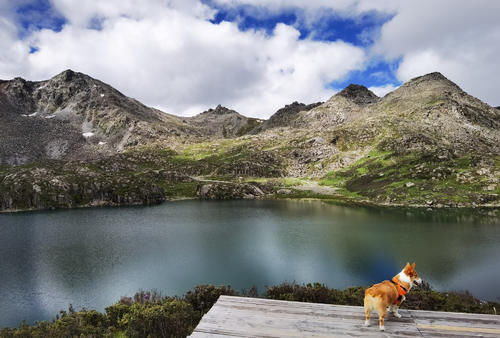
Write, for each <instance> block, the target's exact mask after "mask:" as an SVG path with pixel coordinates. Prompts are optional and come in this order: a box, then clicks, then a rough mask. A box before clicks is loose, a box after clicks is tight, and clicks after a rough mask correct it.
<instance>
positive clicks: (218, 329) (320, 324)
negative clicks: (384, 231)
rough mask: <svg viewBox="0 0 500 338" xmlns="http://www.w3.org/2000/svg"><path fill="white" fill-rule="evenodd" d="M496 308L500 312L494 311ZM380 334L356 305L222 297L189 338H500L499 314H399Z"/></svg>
mask: <svg viewBox="0 0 500 338" xmlns="http://www.w3.org/2000/svg"><path fill="white" fill-rule="evenodd" d="M499 310H500V309H499ZM400 314H401V315H402V318H400V319H398V318H395V317H393V316H392V315H389V317H388V319H386V322H385V329H386V331H385V332H381V331H379V329H378V319H377V318H376V314H375V313H373V315H372V319H371V326H369V327H365V326H364V325H363V324H364V320H365V316H364V311H363V308H362V307H359V306H342V305H328V304H312V303H301V302H286V301H278V300H267V299H258V298H245V297H229V296H221V297H220V298H219V300H218V301H217V303H216V304H215V305H214V306H213V307H212V309H210V311H209V312H208V313H207V314H206V315H205V316H204V317H203V319H202V320H201V322H200V323H199V324H198V326H197V327H196V329H195V330H194V332H193V334H192V335H191V336H190V337H192V338H201V337H211V338H226V337H500V316H494V315H478V314H464V313H451V312H432V311H413V310H400Z"/></svg>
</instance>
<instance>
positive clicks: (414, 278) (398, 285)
mask: <svg viewBox="0 0 500 338" xmlns="http://www.w3.org/2000/svg"><path fill="white" fill-rule="evenodd" d="M420 283H422V280H421V279H420V277H418V274H417V272H416V271H415V263H413V264H411V265H410V263H406V266H405V267H404V268H403V270H401V272H400V273H398V274H397V275H396V276H394V278H392V280H390V281H388V280H385V281H383V282H382V283H378V284H375V285H373V286H371V287H369V288H368V289H366V291H365V300H364V306H365V315H366V320H365V326H369V325H370V313H371V312H372V311H373V310H375V311H376V312H377V313H378V321H379V328H380V330H381V331H384V330H385V326H384V319H385V316H386V314H387V308H389V311H390V312H392V313H393V314H394V316H395V317H397V318H401V315H400V314H399V313H398V310H399V306H400V305H401V303H402V302H403V301H404V300H405V294H407V293H408V292H409V291H410V290H411V288H412V287H413V286H414V285H419V284H420Z"/></svg>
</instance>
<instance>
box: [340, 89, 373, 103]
mask: <svg viewBox="0 0 500 338" xmlns="http://www.w3.org/2000/svg"><path fill="white" fill-rule="evenodd" d="M338 95H339V96H343V97H345V98H346V99H348V100H350V101H352V102H354V103H356V104H358V105H360V106H364V105H367V104H371V103H376V102H378V101H379V100H380V98H379V97H378V96H377V95H375V94H374V93H373V92H372V91H371V90H369V89H368V88H366V87H365V86H361V85H357V84H350V85H349V86H347V87H346V88H344V89H343V90H342V91H340V92H339V93H338Z"/></svg>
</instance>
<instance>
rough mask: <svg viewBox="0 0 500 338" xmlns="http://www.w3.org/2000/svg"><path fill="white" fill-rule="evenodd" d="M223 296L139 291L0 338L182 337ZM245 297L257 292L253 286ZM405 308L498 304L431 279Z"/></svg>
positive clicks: (290, 291)
mask: <svg viewBox="0 0 500 338" xmlns="http://www.w3.org/2000/svg"><path fill="white" fill-rule="evenodd" d="M364 290H365V288H364V287H352V288H348V289H345V290H337V289H333V288H328V287H327V286H325V285H324V284H320V283H314V284H305V285H300V284H296V283H282V284H279V285H276V286H272V287H270V288H268V289H267V290H266V292H265V294H264V295H262V296H263V297H265V298H269V299H279V300H290V301H300V302H310V303H326V304H340V305H362V304H363V297H364ZM221 295H238V292H236V291H235V290H234V289H232V288H231V287H230V286H213V285H200V286H197V287H195V288H194V289H193V290H192V291H188V292H187V293H186V294H185V295H184V296H183V297H182V298H181V297H163V296H161V295H160V294H159V293H158V292H156V291H153V292H146V291H140V292H138V293H136V294H135V295H134V297H122V298H121V299H120V301H119V302H118V303H116V304H114V305H111V306H109V307H107V308H106V309H105V312H104V313H100V312H98V311H95V310H90V311H89V310H85V309H82V310H80V311H75V310H74V309H73V307H72V306H70V307H69V309H68V311H61V312H60V313H59V315H57V316H56V318H55V319H54V320H52V321H51V322H46V321H42V322H35V324H34V325H28V324H27V323H25V322H23V323H21V325H20V326H19V327H18V328H4V329H3V330H0V337H6V338H11V337H12V338H14V337H16V338H17V337H23V338H24V337H37V338H38V337H40V338H42V337H88V338H90V337H110V338H111V337H113V338H117V337H186V336H188V335H189V334H190V333H191V332H192V331H193V329H194V328H195V327H196V325H197V324H198V322H199V321H200V319H201V317H202V316H203V315H204V314H205V313H206V312H208V310H210V308H211V307H212V306H213V305H214V304H215V302H216V301H217V299H218V298H219V297H220V296H221ZM242 295H243V296H248V295H250V296H253V297H255V296H258V292H257V289H256V288H255V287H252V288H251V289H250V290H249V291H244V292H243V294H242ZM402 307H403V308H406V309H415V310H432V311H453V312H472V313H486V314H496V311H497V309H499V310H500V303H497V302H483V301H480V300H478V299H477V298H474V297H473V296H472V295H471V294H470V293H468V292H464V293H458V292H437V291H434V290H432V288H431V287H430V286H429V284H424V285H423V286H421V287H419V288H414V289H412V291H411V292H410V293H409V294H408V295H407V297H406V300H405V302H404V303H403V305H402Z"/></svg>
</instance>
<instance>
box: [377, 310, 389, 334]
mask: <svg viewBox="0 0 500 338" xmlns="http://www.w3.org/2000/svg"><path fill="white" fill-rule="evenodd" d="M377 312H378V327H379V329H380V331H385V326H384V320H385V316H386V315H387V308H386V307H385V306H378V307H377Z"/></svg>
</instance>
